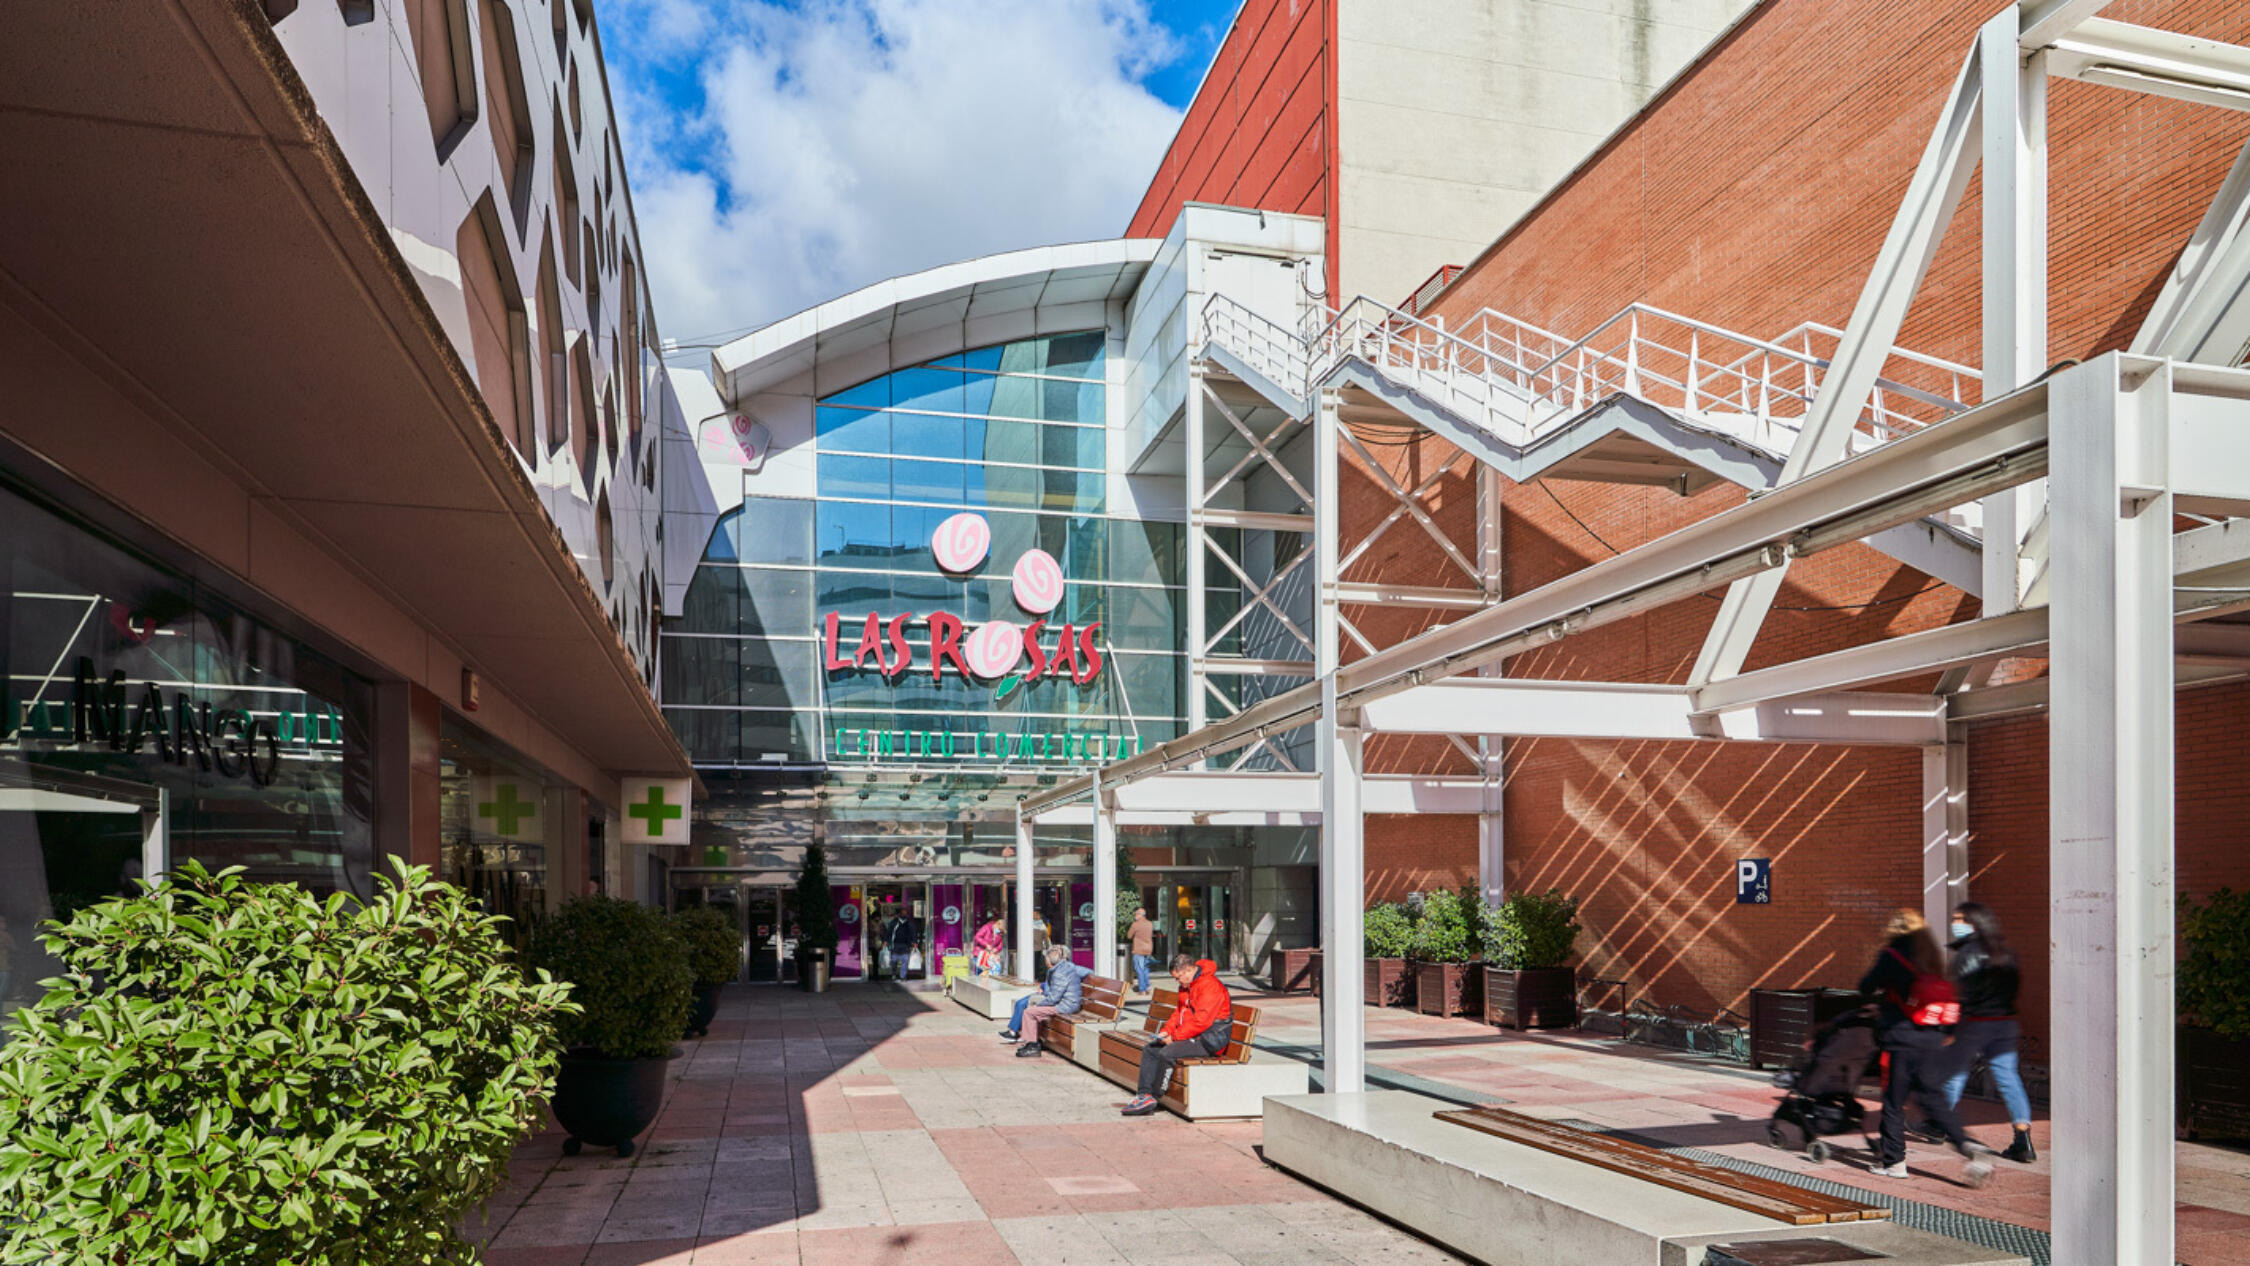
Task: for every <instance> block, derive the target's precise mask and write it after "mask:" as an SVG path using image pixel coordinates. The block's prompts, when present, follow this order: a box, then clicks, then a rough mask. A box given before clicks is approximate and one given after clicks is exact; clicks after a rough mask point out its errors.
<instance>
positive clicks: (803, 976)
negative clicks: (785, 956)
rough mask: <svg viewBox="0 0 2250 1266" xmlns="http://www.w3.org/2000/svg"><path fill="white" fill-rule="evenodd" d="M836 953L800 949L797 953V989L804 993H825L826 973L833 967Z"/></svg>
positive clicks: (832, 951) (824, 950) (826, 989)
mask: <svg viewBox="0 0 2250 1266" xmlns="http://www.w3.org/2000/svg"><path fill="white" fill-rule="evenodd" d="M835 956H836V951H834V950H828V949H800V950H798V951H797V987H798V988H799V989H802V990H804V991H805V992H806V993H827V992H828V972H829V970H830V968H832V967H833V966H834V965H835Z"/></svg>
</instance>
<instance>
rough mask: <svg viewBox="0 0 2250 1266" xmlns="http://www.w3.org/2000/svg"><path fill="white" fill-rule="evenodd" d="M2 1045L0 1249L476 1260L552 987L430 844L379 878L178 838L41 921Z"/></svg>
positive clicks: (8, 1256) (532, 1113) (548, 1064)
mask: <svg viewBox="0 0 2250 1266" xmlns="http://www.w3.org/2000/svg"><path fill="white" fill-rule="evenodd" d="M44 939H45V942H46V944H47V947H48V949H49V950H51V951H52V952H53V953H54V955H55V957H56V958H58V959H60V960H61V961H62V965H63V975H61V976H60V977H57V978H55V979H52V980H48V981H45V982H42V983H44V984H45V985H46V987H47V993H46V996H45V997H43V998H41V999H40V1000H39V1001H38V1002H37V1003H35V1004H33V1005H31V1006H29V1007H27V1008H24V1009H23V1010H21V1011H18V1012H16V1013H15V1015H14V1017H13V1018H12V1020H11V1021H10V1024H11V1028H12V1032H11V1033H10V1034H9V1040H8V1042H7V1045H6V1047H5V1049H4V1050H0V1260H5V1261H10V1262H29V1261H41V1262H58V1263H59V1262H69V1263H81V1262H83V1263H94V1262H101V1263H132V1264H135V1266H141V1264H146V1266H156V1264H158V1263H174V1262H223V1263H230V1264H231V1263H260V1264H263V1263H305V1264H319V1266H330V1264H333V1266H345V1264H350V1266H364V1264H372V1263H435V1262H473V1261H475V1260H476V1254H475V1251H474V1250H473V1249H472V1248H470V1247H469V1246H467V1245H465V1244H462V1243H460V1242H458V1241H457V1239H456V1237H455V1234H454V1227H455V1225H456V1224H457V1223H458V1221H459V1220H460V1218H461V1216H462V1214H463V1213H464V1212H466V1211H467V1210H469V1209H470V1208H472V1207H474V1206H476V1205H479V1204H481V1203H483V1201H484V1200H485V1199H486V1198H487V1197H489V1196H490V1195H491V1194H492V1191H493V1190H494V1188H495V1187H497V1186H498V1185H499V1183H500V1181H501V1178H502V1176H503V1175H504V1173H505V1171H506V1166H507V1161H508V1155H509V1152H510V1150H511V1149H512V1148H513V1147H514V1145H515V1143H516V1141H517V1140H518V1139H519V1138H520V1137H521V1136H522V1135H523V1133H524V1132H525V1130H526V1129H528V1128H529V1127H530V1126H531V1125H532V1124H533V1123H534V1122H535V1121H537V1120H538V1119H539V1117H540V1115H541V1109H540V1104H541V1102H542V1101H543V1100H544V1099H545V1098H546V1096H547V1094H548V1092H549V1091H550V1090H551V1089H552V1088H553V1086H554V1074H555V1061H556V1057H557V1054H558V1053H559V1051H560V1045H559V1043H558V1042H557V1040H556V1036H555V1025H556V1021H557V1019H558V1018H560V1017H565V1016H567V1015H568V1014H569V1013H570V1012H571V1011H573V1010H575V1008H574V1007H573V1006H572V1004H571V1003H570V1002H569V1000H568V998H569V990H568V987H567V986H564V985H561V984H557V983H554V982H551V981H548V980H545V979H544V978H542V979H540V980H537V981H529V982H527V981H526V980H525V979H524V977H523V972H522V970H521V968H520V967H519V966H518V965H517V964H516V963H515V962H514V961H513V959H512V956H511V955H510V953H509V951H508V949H507V948H506V939H505V932H504V930H503V927H502V921H501V920H499V919H497V918H493V917H491V916H488V915H485V914H484V913H483V912H482V910H481V909H480V908H479V907H478V906H477V905H476V904H475V903H474V901H473V900H471V899H470V898H469V897H468V896H467V895H466V894H465V893H463V892H462V891H461V890H460V889H458V888H455V887H452V886H451V885H448V884H443V883H438V882H435V881H433V880H432V879H431V878H430V877H429V872H428V871H426V870H423V869H421V868H414V869H407V868H406V867H404V866H401V867H400V868H399V876H398V878H397V879H395V880H393V879H391V878H388V877H386V878H385V879H383V880H382V882H381V883H380V884H379V885H378V886H377V888H376V892H375V896H374V898H373V899H372V900H371V901H369V902H367V903H366V904H364V905H355V904H353V903H352V902H351V901H350V899H349V898H347V897H345V896H344V895H342V894H338V895H336V896H333V897H330V898H328V899H327V900H325V901H322V900H317V899H315V898H314V897H313V896H312V895H311V894H310V893H308V892H306V891H305V890H304V889H302V888H299V887H296V886H295V885H291V884H260V883H251V882H248V881H246V880H244V879H243V878H242V877H241V875H240V873H239V869H238V868H237V869H229V870H223V871H221V872H219V873H218V874H216V875H213V874H210V873H208V872H207V871H205V870H204V869H203V867H202V866H201V865H199V864H198V863H195V862H192V861H191V862H188V863H187V864H185V865H184V866H182V867H181V868H180V869H179V870H178V871H176V872H175V873H174V874H173V875H172V877H171V879H170V880H169V881H168V882H166V883H164V884H162V885H161V886H158V887H155V888H152V889H149V890H147V891H144V892H143V893H142V894H141V895H139V896H135V897H122V898H116V899H113V900H107V901H103V902H100V903H98V904H95V905H92V906H88V907H86V908H85V909H82V910H80V911H79V912H78V913H77V914H76V915H74V916H73V917H72V918H71V919H70V921H69V922H68V923H61V924H55V923H50V924H49V925H48V931H47V933H46V936H45V938H44Z"/></svg>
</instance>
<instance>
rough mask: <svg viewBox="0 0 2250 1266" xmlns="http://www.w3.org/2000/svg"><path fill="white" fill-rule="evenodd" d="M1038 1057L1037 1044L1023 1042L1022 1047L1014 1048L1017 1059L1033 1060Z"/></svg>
mask: <svg viewBox="0 0 2250 1266" xmlns="http://www.w3.org/2000/svg"><path fill="white" fill-rule="evenodd" d="M1038 1055H1039V1043H1037V1042H1025V1043H1024V1044H1023V1045H1021V1046H1019V1047H1017V1048H1016V1058H1017V1059H1035V1058H1037V1057H1038Z"/></svg>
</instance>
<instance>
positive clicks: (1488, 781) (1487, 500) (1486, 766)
mask: <svg viewBox="0 0 2250 1266" xmlns="http://www.w3.org/2000/svg"><path fill="white" fill-rule="evenodd" d="M1500 501H1501V479H1500V472H1499V471H1497V470H1494V469H1493V468H1492V467H1490V466H1485V465H1481V464H1480V465H1479V466H1478V467H1477V580H1478V583H1479V587H1480V588H1481V589H1482V590H1483V591H1484V600H1485V603H1486V604H1487V605H1490V604H1492V603H1496V602H1498V601H1500V599H1501V597H1502V596H1503V593H1504V590H1503V585H1502V580H1503V576H1502V572H1501V566H1500V544H1501V541H1500V514H1501V510H1502V506H1501V504H1500ZM1503 671H1504V667H1503V666H1502V665H1500V664H1490V665H1487V666H1486V667H1484V668H1483V669H1481V670H1480V672H1481V674H1482V675H1484V676H1487V677H1498V676H1500V675H1501V674H1502V673H1503ZM1504 743H1505V740H1503V739H1502V738H1500V737H1499V736H1498V735H1493V734H1480V735H1478V736H1477V764H1478V766H1479V768H1478V771H1477V772H1478V773H1480V774H1482V775H1484V793H1483V798H1482V802H1481V806H1480V808H1479V809H1478V812H1477V891H1478V893H1480V894H1481V895H1482V896H1483V897H1484V900H1485V901H1486V902H1487V903H1491V902H1496V901H1499V900H1500V899H1501V898H1503V897H1505V896H1507V895H1508V894H1507V868H1506V862H1507V816H1506V808H1507V802H1506V799H1505V783H1504V774H1505V770H1503V769H1502V767H1501V751H1502V748H1503V745H1504Z"/></svg>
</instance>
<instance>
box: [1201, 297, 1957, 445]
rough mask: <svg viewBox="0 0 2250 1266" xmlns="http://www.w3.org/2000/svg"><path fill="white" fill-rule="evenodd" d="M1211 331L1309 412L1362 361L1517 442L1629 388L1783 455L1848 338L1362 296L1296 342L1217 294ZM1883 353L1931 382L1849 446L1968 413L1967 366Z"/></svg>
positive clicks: (1891, 397) (1881, 390)
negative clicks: (1456, 312) (1472, 312)
mask: <svg viewBox="0 0 2250 1266" xmlns="http://www.w3.org/2000/svg"><path fill="white" fill-rule="evenodd" d="M1322 317H1325V318H1326V319H1325V321H1323V320H1321V318H1322ZM1204 325H1205V336H1206V337H1207V338H1211V339H1213V340H1215V341H1217V342H1219V343H1221V344H1222V345H1224V346H1227V347H1228V348H1229V349H1230V350H1232V351H1233V352H1235V353H1236V354H1237V355H1240V356H1242V357H1243V358H1244V359H1245V361H1247V362H1249V363H1250V364H1252V365H1253V367H1255V368H1257V369H1258V370H1259V371H1260V372H1261V373H1269V374H1270V375H1271V376H1273V377H1274V378H1275V380H1276V381H1277V382H1279V383H1282V384H1285V385H1286V386H1287V387H1288V388H1289V389H1290V390H1291V391H1293V392H1295V393H1297V394H1298V395H1299V397H1300V398H1301V399H1305V400H1306V401H1307V402H1308V404H1309V399H1310V394H1311V391H1312V389H1313V387H1314V385H1315V384H1316V383H1317V382H1318V381H1319V380H1321V379H1322V378H1324V377H1326V376H1327V374H1328V373H1329V372H1331V371H1332V370H1333V369H1334V368H1335V367H1336V366H1337V365H1338V364H1340V363H1342V361H1343V360H1345V359H1346V358H1350V357H1356V358H1358V359H1361V360H1364V361H1366V362H1368V363H1369V364H1370V365H1372V366H1374V367H1375V368H1376V369H1378V370H1379V371H1381V372H1384V373H1386V374H1391V375H1394V376H1400V377H1402V378H1403V379H1404V380H1405V381H1404V385H1407V386H1409V387H1411V388H1412V389H1414V390H1416V391H1418V392H1420V393H1422V394H1424V395H1426V396H1428V397H1429V398H1431V399H1433V400H1434V401H1436V402H1438V403H1440V404H1443V405H1444V406H1446V407H1448V408H1451V409H1453V410H1455V411H1456V412H1458V413H1460V414H1462V415H1463V417H1464V420H1466V421H1468V422H1470V423H1472V424H1474V425H1479V426H1482V427H1484V428H1485V429H1487V430H1489V431H1492V432H1493V433H1495V434H1503V435H1506V436H1508V437H1509V438H1511V439H1514V440H1516V441H1517V442H1529V441H1531V440H1532V439H1534V438H1536V437H1537V436H1539V435H1541V434H1544V433H1546V432H1547V431H1548V430H1550V429H1551V428H1552V427H1553V426H1555V425H1557V424H1559V423H1562V422H1565V421H1567V420H1568V419H1569V418H1571V417H1575V416H1577V415H1578V414H1580V413H1583V412H1584V411H1585V410H1587V409H1588V408H1591V407H1593V406H1594V405H1597V404H1599V403H1601V402H1602V401H1603V400H1606V399H1608V398H1609V397H1611V396H1614V395H1617V394H1620V393H1622V394H1629V395H1633V396H1637V397H1640V398H1642V399H1646V400H1648V401H1649V402H1650V403H1652V404H1656V405H1658V406H1659V407H1662V408H1670V409H1674V410H1676V411H1678V412H1679V413H1680V414H1681V416H1682V417H1683V418H1684V419H1685V420H1688V421H1692V422H1696V423H1698V424H1701V425H1708V426H1712V427H1713V428H1714V429H1722V430H1727V431H1731V432H1735V433H1740V432H1742V431H1743V430H1744V429H1745V428H1747V429H1748V430H1749V432H1750V434H1749V435H1748V436H1746V438H1750V439H1753V440H1754V441H1757V442H1761V443H1764V444H1766V445H1767V446H1768V447H1771V448H1775V449H1786V448H1787V447H1788V444H1787V443H1786V442H1784V435H1783V434H1782V433H1786V435H1787V436H1789V437H1793V436H1794V433H1795V431H1796V430H1797V428H1798V425H1799V424H1800V423H1801V419H1802V418H1803V416H1804V414H1805V413H1806V412H1807V411H1809V410H1810V408H1811V406H1812V403H1813V400H1814V399H1815V397H1816V396H1817V394H1818V390H1819V385H1820V382H1821V379H1822V378H1823V376H1824V375H1825V374H1826V372H1827V370H1828V369H1829V368H1830V361H1829V359H1828V357H1826V356H1824V355H1822V354H1821V353H1820V351H1816V350H1815V347H1814V344H1815V341H1816V340H1821V341H1835V340H1841V338H1842V337H1843V336H1842V334H1841V332H1839V331H1836V330H1834V329H1832V328H1831V327H1828V326H1824V325H1821V324H1818V323H1817V322H1805V323H1802V324H1800V325H1798V326H1796V327H1794V328H1792V329H1791V330H1789V331H1788V332H1787V333H1786V334H1783V335H1782V336H1781V337H1780V338H1778V339H1761V338H1757V337H1754V336H1751V335H1747V334H1742V333H1740V332H1737V331H1734V330H1730V329H1727V328H1725V327H1724V326H1719V325H1714V324H1712V323H1710V322H1708V321H1702V320H1698V319H1696V318H1694V317H1688V316H1683V315H1681V314H1679V313H1676V312H1671V311H1668V310H1666V309H1663V308H1659V307H1656V306H1655V305H1653V304H1646V303H1632V304H1627V305H1626V306H1625V307H1624V308H1622V309H1620V310H1619V311H1618V312H1617V313H1615V314H1614V315H1612V316H1610V317H1608V318H1607V319H1605V320H1603V321H1602V322H1600V323H1599V324H1597V325H1596V326H1595V327H1594V328H1593V329H1592V330H1591V331H1589V332H1588V333H1586V334H1585V335H1583V336H1581V337H1579V338H1577V339H1566V338H1564V337H1563V336H1562V335H1559V334H1556V333H1555V332H1554V331H1552V330H1548V329H1545V328H1543V327H1540V326H1538V325H1534V324H1532V323H1531V322H1528V321H1524V320H1522V319H1520V318H1517V317H1513V316H1509V315H1508V314H1506V313H1504V312H1497V311H1494V310H1493V309H1490V308H1486V309H1483V310H1481V311H1479V312H1478V313H1477V314H1476V316H1475V317H1474V318H1473V319H1472V320H1471V322H1470V323H1469V324H1468V325H1466V326H1463V327H1462V328H1461V329H1459V330H1450V329H1447V328H1446V327H1445V324H1444V321H1443V319H1442V318H1439V317H1420V316H1415V315H1412V314H1409V313H1406V312H1402V311H1399V310H1398V309H1395V308H1392V307H1390V306H1388V305H1386V304H1383V303H1380V302H1378V301H1376V300H1373V299H1369V298H1367V297H1365V296H1361V297H1359V298H1356V299H1354V300H1352V301H1351V302H1350V303H1347V304H1345V305H1344V306H1343V307H1342V308H1340V309H1336V310H1334V311H1332V312H1324V311H1319V310H1315V311H1311V312H1308V313H1306V320H1305V322H1304V324H1303V328H1302V333H1301V334H1292V333H1291V332H1290V331H1289V330H1288V329H1287V328H1286V327H1285V326H1283V325H1282V324H1281V323H1279V322H1276V321H1273V320H1271V319H1270V318H1267V317H1265V316H1263V315H1261V314H1259V313H1256V312H1254V311H1251V310H1250V309H1248V308H1246V307H1244V306H1243V305H1241V304H1240V303H1239V302H1237V301H1235V300H1233V299H1232V298H1229V297H1228V296H1225V295H1219V294H1214V295H1212V296H1211V297H1210V298H1209V300H1207V301H1206V303H1205V305H1204ZM1683 341H1684V342H1685V344H1686V345H1685V346H1684V347H1682V346H1680V344H1681V342H1683ZM1791 344H1796V345H1795V346H1792V345H1791ZM1707 345H1712V347H1711V350H1710V351H1708V352H1707V351H1706V350H1705V348H1706V346H1707ZM1889 358H1890V359H1895V360H1896V361H1898V362H1899V363H1901V364H1902V365H1903V366H1905V367H1906V369H1905V370H1904V371H1902V372H1905V373H1907V374H1909V375H1910V376H1912V377H1914V378H1917V379H1921V380H1923V381H1925V382H1927V383H1928V384H1929V385H1927V386H1925V385H1919V384H1918V383H1917V382H1911V381H1907V380H1905V379H1904V378H1900V377H1880V378H1878V379H1877V380H1876V382H1875V385H1874V388H1873V390H1872V391H1871V393H1870V396H1869V400H1868V402H1867V404H1866V406H1865V407H1863V408H1862V410H1861V411H1860V416H1859V418H1858V419H1857V420H1856V423H1855V425H1854V430H1855V432H1857V433H1858V435H1859V437H1860V438H1859V439H1856V440H1855V441H1854V444H1853V448H1854V449H1855V450H1859V449H1864V448H1865V447H1868V446H1869V445H1870V444H1880V443H1883V442H1885V441H1887V440H1890V439H1893V438H1896V437H1898V436H1900V435H1903V434H1906V433H1908V432H1911V431H1914V430H1918V429H1920V428H1921V427H1923V426H1925V425H1927V424H1928V423H1929V422H1931V421H1935V420H1937V419H1938V418H1942V417H1945V416H1949V415H1951V414H1953V413H1958V412H1960V411H1962V410H1963V409H1965V408H1967V407H1968V406H1967V403H1966V402H1965V401H1964V399H1963V396H1964V394H1965V393H1964V386H1965V381H1966V380H1977V379H1979V377H1980V376H1979V375H1978V373H1977V371H1976V370H1974V369H1972V368H1970V367H1968V366H1965V365H1959V364H1955V363H1953V362H1951V361H1947V360H1944V359H1942V358H1939V357H1935V356H1929V355H1926V354H1923V353H1919V352H1910V351H1906V350H1904V349H1900V348H1893V349H1891V351H1890V353H1889Z"/></svg>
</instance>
